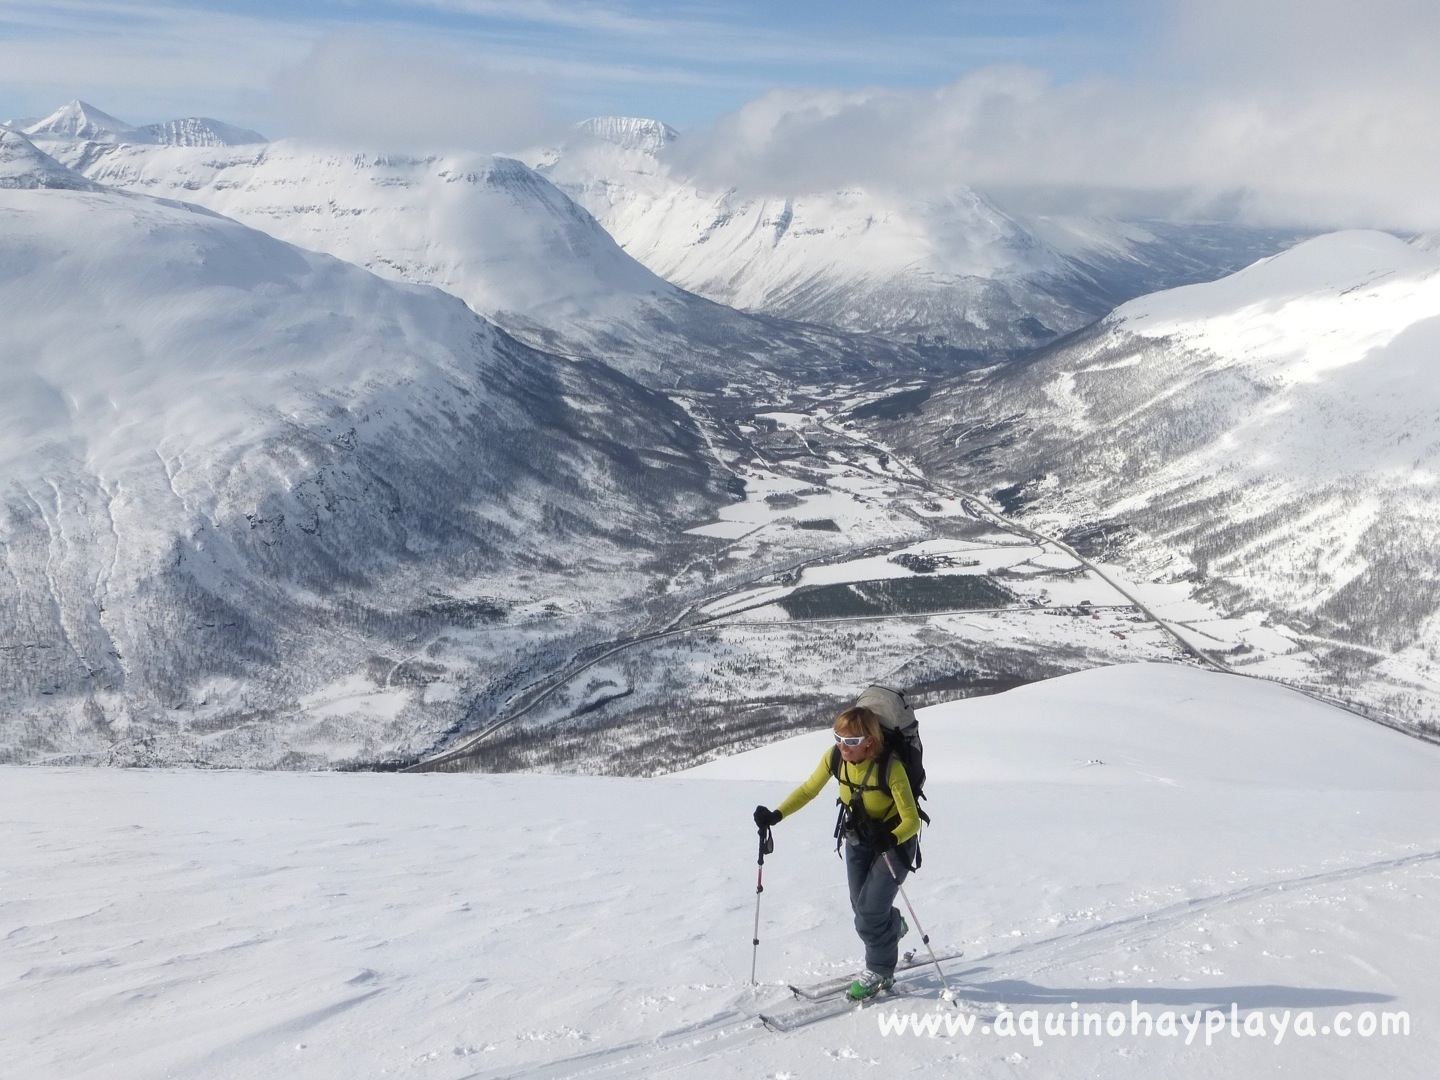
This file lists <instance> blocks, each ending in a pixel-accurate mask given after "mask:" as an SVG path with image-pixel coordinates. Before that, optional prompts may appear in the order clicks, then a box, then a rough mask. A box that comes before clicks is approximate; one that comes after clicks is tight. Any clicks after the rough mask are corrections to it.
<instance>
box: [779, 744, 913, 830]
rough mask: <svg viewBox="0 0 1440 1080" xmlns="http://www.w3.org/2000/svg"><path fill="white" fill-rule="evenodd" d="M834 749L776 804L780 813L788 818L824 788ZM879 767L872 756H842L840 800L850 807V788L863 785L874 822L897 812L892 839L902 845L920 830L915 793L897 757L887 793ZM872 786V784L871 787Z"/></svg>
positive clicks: (827, 751) (892, 767)
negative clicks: (865, 758) (851, 759)
mask: <svg viewBox="0 0 1440 1080" xmlns="http://www.w3.org/2000/svg"><path fill="white" fill-rule="evenodd" d="M835 752H836V751H834V750H826V751H825V753H823V754H822V755H820V764H819V765H818V766H817V767H816V769H815V771H814V772H813V773H811V774H810V779H808V780H806V781H805V782H804V783H803V784H801V785H800V786H799V787H797V788H796V789H795V790H794V791H792V792H791V793H790V794H789V795H787V796H785V801H784V802H782V803H781V804H780V805H779V806H778V807H776V809H778V810H779V811H780V813H781V814H783V815H784V816H785V817H787V818H788V817H789V816H790V815H791V814H793V813H794V812H795V811H796V810H799V809H800V808H801V807H802V806H804V805H805V804H806V803H808V802H809V801H810V800H811V799H813V798H815V796H816V795H819V794H820V792H821V791H823V790H824V788H825V784H826V782H827V781H828V780H829V779H830V755H831V754H833V753H835ZM879 767H880V763H879V762H878V761H876V760H875V759H873V758H872V759H870V760H869V761H856V762H849V761H845V760H843V759H842V760H841V762H840V780H841V783H840V801H841V802H843V803H844V804H845V805H846V806H849V805H850V796H851V794H852V792H853V790H854V789H855V788H860V787H861V786H862V785H863V786H864V789H865V790H864V794H863V795H862V796H861V798H862V800H863V801H864V804H865V812H866V813H867V814H869V815H870V816H871V817H872V818H874V819H875V820H876V821H886V820H888V819H890V818H893V817H894V816H895V815H896V814H897V813H898V814H899V815H900V823H899V824H898V825H896V826H895V828H894V829H893V830H892V831H893V832H894V834H895V842H896V843H897V844H903V843H904V842H905V841H906V840H909V839H910V838H911V837H912V836H914V835H915V834H916V833H918V832H919V831H920V811H919V810H918V809H917V808H916V806H915V796H914V794H912V793H911V791H910V778H909V777H908V776H906V775H905V766H904V765H902V764H900V761H899V759H898V758H894V757H892V758H891V759H890V776H889V781H888V785H887V786H888V787H889V789H890V790H889V793H888V794H887V793H886V792H885V791H884V790H883V788H882V787H881V786H880V778H879V776H878V775H876V774H877V772H878V770H879ZM867 773H868V776H867ZM852 785H853V786H852ZM872 785H874V786H873V787H872Z"/></svg>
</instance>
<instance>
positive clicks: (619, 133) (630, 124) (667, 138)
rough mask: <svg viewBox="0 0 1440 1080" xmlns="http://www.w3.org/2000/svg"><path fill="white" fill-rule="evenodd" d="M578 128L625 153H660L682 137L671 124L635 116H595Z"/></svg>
mask: <svg viewBox="0 0 1440 1080" xmlns="http://www.w3.org/2000/svg"><path fill="white" fill-rule="evenodd" d="M576 128H577V129H578V130H580V131H582V132H584V133H585V134H587V135H593V136H595V137H596V138H599V139H604V140H605V141H606V142H608V143H613V144H615V145H616V146H618V147H620V148H621V149H622V150H635V151H639V152H640V153H642V154H650V155H655V154H658V153H659V152H660V151H661V150H663V149H664V148H665V147H666V146H668V145H670V144H671V143H672V142H674V141H675V140H676V139H678V138H679V137H680V133H679V132H678V131H676V130H675V129H674V128H672V127H671V126H670V125H669V124H666V123H662V122H661V121H659V120H645V119H642V118H640V117H635V116H596V117H592V118H591V119H589V120H582V121H581V122H580V123H579V124H577V125H576Z"/></svg>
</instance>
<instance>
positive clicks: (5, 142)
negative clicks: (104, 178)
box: [0, 128, 102, 191]
mask: <svg viewBox="0 0 1440 1080" xmlns="http://www.w3.org/2000/svg"><path fill="white" fill-rule="evenodd" d="M0 188H27V189H33V188H59V189H63V190H69V191H100V190H102V189H101V187H100V185H99V184H96V183H94V182H93V181H90V180H87V179H85V177H83V176H81V175H80V174H79V173H77V172H75V171H74V170H72V169H67V168H66V167H65V166H64V165H61V164H60V162H58V161H56V160H55V159H54V158H52V157H51V156H50V155H49V154H47V153H45V151H43V150H41V149H40V148H39V147H37V146H36V145H35V144H34V143H32V142H31V141H30V140H29V139H27V138H26V137H25V136H24V135H22V134H20V133H19V132H18V131H11V130H9V129H8V128H0Z"/></svg>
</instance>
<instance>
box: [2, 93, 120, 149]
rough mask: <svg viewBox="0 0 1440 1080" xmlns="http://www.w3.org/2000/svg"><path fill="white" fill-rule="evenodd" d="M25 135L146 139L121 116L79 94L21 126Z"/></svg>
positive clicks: (101, 140) (56, 137) (93, 138)
mask: <svg viewBox="0 0 1440 1080" xmlns="http://www.w3.org/2000/svg"><path fill="white" fill-rule="evenodd" d="M24 133H25V134H26V135H29V136H31V137H32V138H40V139H85V140H88V141H90V142H135V141H145V140H144V139H143V136H140V133H139V130H138V129H137V128H136V127H135V126H134V125H132V124H127V123H126V122H125V121H124V120H117V119H116V118H115V117H113V116H111V115H110V114H109V113H105V112H101V111H100V110H99V109H97V108H95V106H94V105H90V104H87V103H86V102H83V101H81V100H79V99H78V98H77V99H76V100H74V101H71V102H69V103H68V104H65V105H61V106H60V108H58V109H56V110H55V111H54V112H53V113H51V114H50V115H49V116H47V117H45V118H44V119H43V120H38V121H36V122H35V123H33V124H31V125H30V126H29V127H27V128H25V129H24Z"/></svg>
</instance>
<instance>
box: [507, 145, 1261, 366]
mask: <svg viewBox="0 0 1440 1080" xmlns="http://www.w3.org/2000/svg"><path fill="white" fill-rule="evenodd" d="M676 138H678V136H677V135H676V133H675V132H674V131H673V130H671V129H669V128H667V127H666V126H665V125H663V124H660V123H659V122H657V121H653V120H642V119H634V118H621V117H602V118H597V119H594V120H590V121H587V122H586V123H584V124H581V125H579V127H578V129H577V131H576V133H575V135H574V136H573V137H572V138H571V139H570V140H569V141H567V142H566V143H565V144H564V145H562V146H559V147H555V148H549V149H543V150H536V151H532V152H530V153H529V154H527V155H526V159H527V160H528V161H530V162H531V163H532V164H535V165H536V167H537V168H538V169H539V171H540V172H542V173H544V174H545V175H546V176H548V177H550V178H551V179H552V180H554V181H555V182H556V184H558V185H559V186H560V187H561V188H562V189H563V190H564V191H565V192H567V193H568V194H569V195H571V196H572V197H573V198H574V199H575V200H576V201H577V202H578V203H580V204H581V205H582V206H584V207H585V208H586V209H587V210H589V211H590V213H592V214H593V215H594V216H595V217H596V219H597V220H598V221H600V223H601V224H603V225H604V226H605V228H606V229H607V230H609V232H610V233H611V234H612V235H613V236H614V237H615V238H616V239H617V240H619V241H620V243H621V245H622V246H623V247H624V248H625V250H626V251H627V252H629V253H630V254H631V255H633V256H635V258H637V259H638V260H640V261H641V262H642V263H644V264H645V265H646V266H648V267H649V268H650V269H652V270H654V271H655V272H656V273H657V274H659V275H661V276H662V277H664V278H666V279H667V280H669V281H673V282H675V283H676V284H679V285H681V286H683V287H684V288H686V289H690V290H691V291H693V292H696V293H699V294H700V295H701V296H706V297H709V298H711V299H713V300H716V301H719V302H720V303H724V304H730V305H733V306H736V307H739V308H743V309H745V310H750V311H768V312H774V313H777V314H782V315H786V316H789V317H791V318H797V319H803V320H806V321H809V322H815V323H820V324H823V325H829V326H837V327H841V328H843V329H847V330H853V331H878V332H882V333H885V334H888V335H891V336H895V337H901V338H904V339H910V338H913V337H915V336H917V335H918V336H923V337H925V338H927V339H931V340H932V341H934V342H936V343H937V344H938V343H940V342H942V341H943V343H944V344H945V345H947V346H949V347H952V348H960V349H967V350H979V351H982V352H995V351H1002V350H1017V349H1024V348H1027V347H1033V346H1035V345H1038V344H1042V343H1044V342H1046V341H1049V340H1051V339H1053V338H1055V337H1057V336H1058V335H1059V334H1061V333H1064V332H1068V331H1070V330H1074V329H1076V328H1078V327H1080V326H1083V325H1084V324H1086V323H1088V322H1090V321H1092V320H1093V319H1095V318H1097V317H1099V316H1100V315H1103V314H1105V313H1106V312H1107V311H1109V310H1110V308H1111V307H1113V306H1114V305H1115V304H1116V303H1118V302H1120V301H1121V300H1125V299H1129V298H1130V297H1132V296H1135V295H1137V294H1139V293H1141V292H1147V291H1149V290H1151V289H1154V288H1157V287H1163V286H1165V285H1169V284H1177V283H1179V282H1180V281H1184V280H1204V279H1207V278H1209V277H1214V276H1217V275H1218V274H1220V273H1222V272H1224V270H1226V269H1234V268H1236V267H1238V266H1241V265H1244V263H1245V262H1248V261H1250V260H1251V259H1253V258H1255V257H1256V256H1258V255H1261V254H1269V253H1270V252H1272V251H1274V250H1276V249H1277V248H1278V247H1279V246H1282V245H1283V243H1284V242H1285V238H1283V237H1281V236H1279V235H1278V234H1276V235H1272V234H1265V233H1260V232H1249V233H1247V232H1246V231H1245V230H1243V229H1228V230H1227V229H1222V228H1215V227H1211V228H1209V229H1206V228H1202V227H1193V228H1191V229H1190V230H1186V229H1185V228H1165V229H1162V233H1160V234H1157V233H1156V232H1154V231H1152V230H1151V229H1148V228H1145V227H1142V226H1139V225H1133V224H1131V225H1126V224H1121V223H1118V222H1107V221H1097V220H1085V221H1078V220H1068V219H1064V218H1056V217H1045V218H1042V219H1039V220H1037V221H1024V220H1020V219H1017V218H1016V217H1014V216H1012V215H1010V214H1008V213H1006V212H1005V211H1003V210H1002V209H1000V207H999V206H997V205H996V204H995V203H994V202H992V201H991V200H989V199H987V198H985V197H984V196H983V195H981V194H979V193H977V192H974V191H972V190H969V189H967V188H964V187H951V188H948V189H945V190H944V191H943V192H940V193H938V194H929V195H924V196H920V195H916V194H913V193H908V192H905V193H902V192H884V191H879V190H868V189H861V188H851V189H846V190H840V191H829V192H796V193H793V194H792V195H790V196H778V197H773V198H766V197H762V196H758V195H747V194H744V193H742V192H739V191H737V190H736V189H733V188H728V189H713V190H712V189H711V188H710V187H708V186H706V185H703V184H699V183H697V182H695V181H693V180H691V179H689V178H687V177H686V176H685V175H684V174H683V173H682V172H680V171H679V170H678V169H677V167H676V166H674V165H673V164H672V163H671V160H670V158H669V157H668V156H667V155H666V154H665V149H666V147H667V146H669V145H670V144H672V143H673V142H674V141H675V140H676Z"/></svg>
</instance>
